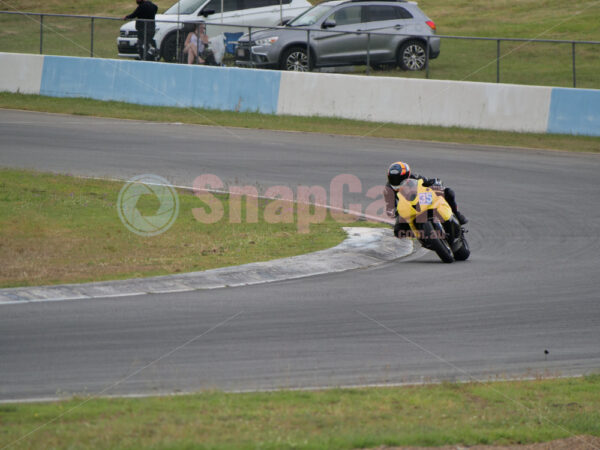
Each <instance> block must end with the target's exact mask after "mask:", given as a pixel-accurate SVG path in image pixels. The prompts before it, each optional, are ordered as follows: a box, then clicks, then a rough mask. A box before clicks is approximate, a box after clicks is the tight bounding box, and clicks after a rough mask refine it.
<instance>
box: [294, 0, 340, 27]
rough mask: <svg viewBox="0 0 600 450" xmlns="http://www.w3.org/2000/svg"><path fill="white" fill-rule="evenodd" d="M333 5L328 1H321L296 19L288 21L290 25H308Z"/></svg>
mask: <svg viewBox="0 0 600 450" xmlns="http://www.w3.org/2000/svg"><path fill="white" fill-rule="evenodd" d="M331 8H332V6H331V5H329V4H327V3H321V4H319V5H316V6H313V7H312V8H310V9H308V10H306V11H304V12H303V13H302V14H300V15H299V16H297V17H296V18H295V19H293V20H291V21H290V22H288V24H287V26H288V27H308V26H310V25H313V24H314V23H315V22H317V21H318V20H319V19H320V18H321V17H323V16H324V15H325V14H327V13H328V12H329V10H331Z"/></svg>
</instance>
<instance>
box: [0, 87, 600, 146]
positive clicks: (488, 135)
mask: <svg viewBox="0 0 600 450" xmlns="http://www.w3.org/2000/svg"><path fill="white" fill-rule="evenodd" d="M0 108H12V109H23V110H30V111H46V112H52V113H65V114H77V115H84V116H100V117H114V118H121V119H136V120H147V121H156V122H182V123H191V124H198V125H220V126H231V127H243V128H256V129H267V130H290V131H302V132H316V133H327V134H343V135H352V136H372V137H382V138H393V139H408V140H425V141H438V142H456V143H466V144H475V145H477V144H479V145H492V146H493V145H498V146H503V147H511V146H512V147H528V148H539V149H554V150H566V151H577V152H595V153H598V152H600V138H598V137H589V136H571V135H556V134H530V133H514V132H503V131H488V130H473V129H465V128H457V127H453V128H444V127H432V126H411V125H398V124H390V123H386V124H383V123H376V122H366V121H358V120H348V119H332V118H325V117H297V116H277V115H269V114H259V113H239V112H233V111H216V110H203V109H197V108H174V107H156V106H155V107H151V106H144V105H134V104H130V103H122V102H104V101H98V100H90V99H79V98H77V99H74V98H53V97H44V96H39V95H23V94H12V93H7V92H0Z"/></svg>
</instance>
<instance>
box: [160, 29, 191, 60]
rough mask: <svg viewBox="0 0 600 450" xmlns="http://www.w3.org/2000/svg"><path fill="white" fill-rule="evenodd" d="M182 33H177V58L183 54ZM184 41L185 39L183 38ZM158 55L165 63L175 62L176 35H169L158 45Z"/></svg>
mask: <svg viewBox="0 0 600 450" xmlns="http://www.w3.org/2000/svg"><path fill="white" fill-rule="evenodd" d="M182 37H183V32H180V33H179V40H180V41H181V43H180V44H179V56H180V58H181V55H182V54H183V39H182ZM183 38H184V39H185V37H183ZM160 54H161V56H162V57H163V59H164V60H165V62H177V61H176V60H177V33H172V34H169V35H168V36H167V37H165V38H164V39H163V41H162V44H161V45H160Z"/></svg>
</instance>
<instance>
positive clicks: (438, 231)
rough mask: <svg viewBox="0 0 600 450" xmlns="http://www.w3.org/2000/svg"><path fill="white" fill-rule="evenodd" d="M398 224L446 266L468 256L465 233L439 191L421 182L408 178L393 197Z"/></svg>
mask: <svg viewBox="0 0 600 450" xmlns="http://www.w3.org/2000/svg"><path fill="white" fill-rule="evenodd" d="M396 195H397V198H398V203H397V206H396V209H397V211H398V217H399V220H401V221H404V222H406V223H407V224H409V226H410V230H411V235H412V236H413V237H416V238H417V239H418V240H419V242H420V243H421V245H422V246H423V247H424V248H426V249H428V250H432V251H434V252H435V253H437V255H438V256H439V257H440V259H441V260H442V261H443V262H445V263H451V262H454V261H464V260H466V259H467V258H469V256H470V255H471V251H470V249H469V244H468V243H467V240H466V239H465V233H466V230H465V228H463V227H462V226H461V225H460V222H459V221H458V219H457V218H456V217H455V216H454V214H453V213H452V208H450V205H448V202H447V201H446V199H445V198H444V191H443V188H441V186H439V187H438V189H432V188H430V187H425V186H423V180H415V179H412V178H409V179H407V180H404V181H403V182H402V183H400V187H399V189H398V193H397V194H396Z"/></svg>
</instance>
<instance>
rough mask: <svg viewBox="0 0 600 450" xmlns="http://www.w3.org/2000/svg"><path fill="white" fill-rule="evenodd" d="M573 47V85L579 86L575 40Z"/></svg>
mask: <svg viewBox="0 0 600 450" xmlns="http://www.w3.org/2000/svg"><path fill="white" fill-rule="evenodd" d="M572 46H573V47H572V49H573V87H574V88H575V87H577V70H576V69H575V42H572Z"/></svg>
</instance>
